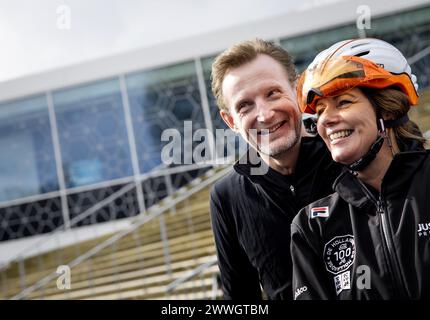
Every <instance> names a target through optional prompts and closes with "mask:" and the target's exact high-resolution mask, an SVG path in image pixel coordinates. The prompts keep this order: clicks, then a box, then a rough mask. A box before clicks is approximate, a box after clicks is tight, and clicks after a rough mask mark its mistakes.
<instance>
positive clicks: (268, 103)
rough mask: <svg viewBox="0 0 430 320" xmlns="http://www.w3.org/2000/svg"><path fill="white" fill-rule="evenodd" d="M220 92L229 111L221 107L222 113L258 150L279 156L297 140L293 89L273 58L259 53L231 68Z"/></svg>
mask: <svg viewBox="0 0 430 320" xmlns="http://www.w3.org/2000/svg"><path fill="white" fill-rule="evenodd" d="M222 92H223V96H224V100H225V103H226V105H227V107H228V109H229V112H226V111H225V110H222V111H221V117H222V118H223V119H224V121H225V122H226V123H227V125H228V126H229V127H230V128H231V129H233V130H234V131H236V132H239V133H240V134H241V136H242V137H243V138H244V139H245V140H246V141H247V142H248V143H249V144H250V145H251V146H252V147H253V148H254V149H256V150H258V151H259V152H260V153H262V154H265V155H267V156H270V157H276V156H280V155H282V154H283V153H285V152H286V151H288V150H289V149H290V148H291V147H293V146H294V145H295V144H296V143H297V142H298V141H299V139H300V132H301V113H300V111H299V108H298V105H297V98H296V92H295V90H294V89H293V88H292V87H291V84H290V81H289V80H288V76H287V74H286V71H285V70H284V68H283V67H282V65H281V64H280V63H279V62H277V61H276V60H274V59H273V58H271V57H269V56H267V55H263V54H261V55H259V56H257V58H256V59H254V60H253V61H251V62H249V63H247V64H245V65H243V66H240V67H238V68H235V69H232V70H230V71H229V72H228V73H226V75H225V77H224V80H223V83H222ZM251 129H254V130H253V131H254V134H251V131H250V130H251ZM255 132H256V133H257V134H256V135H255ZM263 135H267V136H265V137H263ZM267 138H268V139H267ZM267 141H268V143H265V142H267Z"/></svg>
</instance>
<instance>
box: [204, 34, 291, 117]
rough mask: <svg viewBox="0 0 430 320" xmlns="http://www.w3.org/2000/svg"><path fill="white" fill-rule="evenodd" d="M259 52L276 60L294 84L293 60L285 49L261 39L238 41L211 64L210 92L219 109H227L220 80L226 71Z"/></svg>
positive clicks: (247, 60)
mask: <svg viewBox="0 0 430 320" xmlns="http://www.w3.org/2000/svg"><path fill="white" fill-rule="evenodd" d="M260 54H265V55H268V56H269V57H272V58H273V59H275V60H276V61H278V62H279V63H280V64H281V65H282V67H283V68H284V69H285V72H286V75H287V77H288V80H289V81H290V83H291V85H293V84H294V82H295V81H296V79H297V74H296V68H295V66H294V60H293V58H292V57H291V55H290V54H289V53H288V52H287V51H286V50H285V49H283V48H282V47H280V46H278V45H276V44H275V43H273V42H271V41H265V40H262V39H254V40H249V41H245V42H240V43H238V44H235V45H234V46H232V47H230V48H229V49H227V50H225V51H224V52H223V53H221V54H219V55H218V56H217V57H216V59H215V61H214V63H213V64H212V92H213V94H214V96H215V98H216V101H217V104H218V107H219V108H220V109H221V110H225V111H227V112H228V111H229V110H228V106H226V105H225V101H224V97H223V94H222V82H223V81H224V77H225V75H226V73H227V72H229V71H230V70H232V69H234V68H238V67H240V66H242V65H244V64H246V63H248V62H251V61H253V60H254V59H255V58H257V56H258V55H260Z"/></svg>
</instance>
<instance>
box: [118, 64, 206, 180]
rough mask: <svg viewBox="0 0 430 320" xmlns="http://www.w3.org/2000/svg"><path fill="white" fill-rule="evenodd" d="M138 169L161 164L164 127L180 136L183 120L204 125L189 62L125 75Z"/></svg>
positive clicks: (199, 125)
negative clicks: (174, 130)
mask: <svg viewBox="0 0 430 320" xmlns="http://www.w3.org/2000/svg"><path fill="white" fill-rule="evenodd" d="M126 83H127V91H128V96H129V100H130V108H131V113H132V118H133V126H134V131H135V135H136V145H137V152H138V156H139V166H140V171H141V172H147V171H149V170H151V169H153V168H154V167H156V166H158V165H160V164H161V156H160V155H161V150H162V147H163V146H164V145H166V144H167V143H168V142H162V141H161V134H162V132H163V130H165V129H177V130H178V131H179V132H180V133H181V135H182V137H183V131H184V130H183V128H184V121H192V126H193V130H197V129H199V128H204V127H205V126H204V121H203V112H202V109H201V101H200V93H199V89H198V83H197V76H196V72H195V67H194V63H193V62H188V63H183V64H178V65H175V66H169V67H165V68H160V69H156V70H151V71H147V72H143V73H139V74H132V75H129V76H127V77H126Z"/></svg>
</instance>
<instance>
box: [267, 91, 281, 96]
mask: <svg viewBox="0 0 430 320" xmlns="http://www.w3.org/2000/svg"><path fill="white" fill-rule="evenodd" d="M277 94H279V90H270V91H269V92H268V93H267V96H268V97H273V96H275V95H277Z"/></svg>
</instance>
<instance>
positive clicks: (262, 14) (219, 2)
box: [0, 0, 342, 81]
mask: <svg viewBox="0 0 430 320" xmlns="http://www.w3.org/2000/svg"><path fill="white" fill-rule="evenodd" d="M336 1H342V0H300V1H296V0H140V1H139V0H63V1H61V0H38V1H35V0H14V1H10V0H0V44H1V46H0V48H1V50H0V81H4V80H7V79H11V78H17V77H20V76H23V75H27V74H31V73H36V72H40V71H44V70H48V69H53V68H56V67H59V66H64V65H70V64H75V63H78V62H81V61H85V60H90V59H95V58H97V57H101V56H106V55H112V54H115V53H119V52H124V51H128V50H132V49H135V48H139V47H145V46H150V45H153V44H156V43H160V42H166V41H170V40H173V39H178V38H182V37H189V36H192V35H195V34H199V33H205V32H208V31H213V30H216V29H220V28H225V27H229V26H233V25H237V24H242V23H244V22H249V21H254V20H260V19H265V18H268V17H271V16H275V15H279V14H283V13H285V12H289V11H292V10H299V9H301V8H303V7H308V6H314V5H318V4H323V3H329V2H336ZM64 6H67V7H64ZM64 8H66V9H64ZM67 8H69V9H70V20H69V21H70V29H67V28H66V29H64V28H65V27H67V21H68V20H67V17H68V15H67V12H66V11H65V10H68V9H67ZM58 10H59V11H58ZM62 28H63V29H62Z"/></svg>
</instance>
